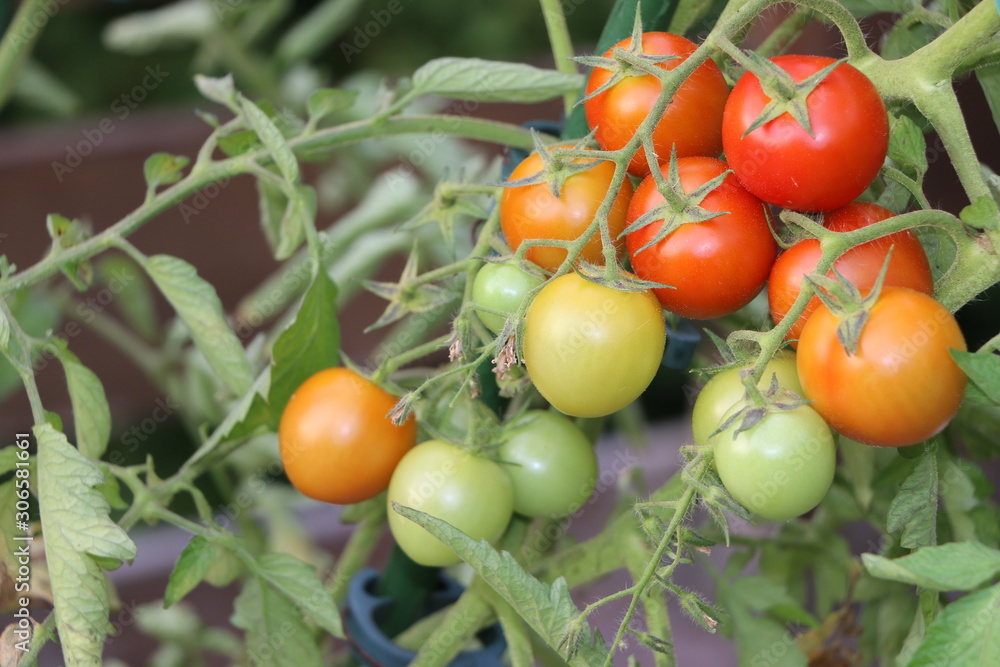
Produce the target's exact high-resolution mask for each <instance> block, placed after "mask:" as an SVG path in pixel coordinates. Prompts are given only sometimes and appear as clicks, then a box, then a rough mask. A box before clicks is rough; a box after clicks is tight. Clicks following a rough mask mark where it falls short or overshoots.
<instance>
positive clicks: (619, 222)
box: [500, 146, 632, 272]
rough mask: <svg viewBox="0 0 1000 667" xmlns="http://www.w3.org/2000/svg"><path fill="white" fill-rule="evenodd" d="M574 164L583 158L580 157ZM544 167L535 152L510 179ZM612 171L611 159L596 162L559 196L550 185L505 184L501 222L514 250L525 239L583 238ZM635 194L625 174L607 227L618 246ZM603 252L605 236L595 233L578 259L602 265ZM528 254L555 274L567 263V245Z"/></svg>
mask: <svg viewBox="0 0 1000 667" xmlns="http://www.w3.org/2000/svg"><path fill="white" fill-rule="evenodd" d="M567 148H568V146H567ZM576 162H577V163H584V162H585V161H584V160H582V159H578V160H576ZM541 170H542V158H541V157H539V155H538V154H537V153H532V154H531V155H529V156H528V157H527V158H525V159H524V161H523V162H521V164H519V165H517V167H515V168H514V171H513V172H511V175H510V180H512V181H514V180H517V179H520V178H527V177H528V176H533V175H534V174H537V173H538V172H540V171H541ZM614 173H615V165H614V163H613V162H608V161H606V160H601V161H596V160H595V161H594V166H593V167H591V168H590V169H587V170H586V171H581V172H579V173H576V174H573V175H572V176H570V177H569V178H567V179H566V180H565V181H564V182H563V185H562V189H561V191H560V192H559V196H558V197H555V196H554V195H553V194H552V191H551V190H550V189H549V185H548V183H538V184H536V185H524V186H521V187H514V188H504V191H503V194H502V195H501V196H500V226H501V228H502V229H503V233H504V236H505V237H506V238H507V243H509V244H510V247H511V248H513V249H514V250H515V251H516V250H517V249H518V248H519V247H520V246H521V243H523V242H524V241H526V240H534V239H555V240H561V241H575V240H576V239H578V238H580V236H581V235H582V234H583V233H584V232H585V231H586V230H587V227H588V226H590V223H591V222H593V220H594V216H595V215H596V214H597V209H599V208H600V207H601V202H602V201H604V196H605V194H607V192H608V188H609V187H610V185H611V180H612V177H613V176H614ZM631 196H632V183H631V182H629V180H628V179H627V178H626V179H624V180H623V181H622V184H621V187H620V188H619V189H618V194H617V196H616V197H615V201H614V203H613V204H612V206H611V212H610V213H608V229H609V231H610V232H611V239H612V242H614V243H615V246H616V248H617V247H619V246H620V241H619V240H618V237H619V236H620V235H621V233H622V231H623V230H624V229H625V213H626V211H627V210H628V200H629V197H631ZM619 252H620V251H619ZM603 253H604V246H603V245H602V244H601V235H600V232H597V233H595V234H594V235H593V236H591V237H590V240H588V241H587V244H586V245H585V246H584V247H583V251H582V252H581V253H580V256H579V259H582V260H584V261H587V262H590V263H591V264H604V254H603ZM525 256H526V257H527V259H528V261H531V262H534V263H535V264H537V265H538V266H540V267H542V268H543V269H545V270H547V271H553V272H554V271H556V270H557V269H558V268H559V266H560V265H561V264H562V263H563V261H565V259H566V249H565V248H556V247H552V246H535V247H533V248H531V249H529V250H528V252H527V254H526V255H525Z"/></svg>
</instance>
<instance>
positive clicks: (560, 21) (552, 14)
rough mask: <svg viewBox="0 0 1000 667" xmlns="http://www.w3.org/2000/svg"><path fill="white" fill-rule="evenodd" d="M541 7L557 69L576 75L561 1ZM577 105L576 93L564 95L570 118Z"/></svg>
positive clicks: (544, 1)
mask: <svg viewBox="0 0 1000 667" xmlns="http://www.w3.org/2000/svg"><path fill="white" fill-rule="evenodd" d="M541 7H542V17H543V18H544V19H545V29H546V30H547V31H548V34H549V44H550V45H551V46H552V58H553V59H554V61H555V65H556V69H557V70H559V71H560V72H566V73H567V74H576V66H575V65H574V64H573V61H572V60H571V58H572V57H573V42H572V40H571V39H570V35H569V27H568V26H567V25H566V14H565V12H563V6H562V2H561V1H560V0H541ZM575 104H576V93H573V92H568V93H566V94H564V95H563V112H564V113H565V115H566V116H569V114H570V113H571V112H572V111H573V106H574V105H575Z"/></svg>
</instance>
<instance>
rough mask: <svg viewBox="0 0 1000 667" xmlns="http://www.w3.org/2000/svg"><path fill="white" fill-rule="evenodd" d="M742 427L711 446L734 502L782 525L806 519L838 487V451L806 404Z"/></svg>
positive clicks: (730, 430) (721, 435) (731, 429)
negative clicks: (799, 518)
mask: <svg viewBox="0 0 1000 667" xmlns="http://www.w3.org/2000/svg"><path fill="white" fill-rule="evenodd" d="M742 407H744V404H742V403H741V404H737V406H736V407H735V408H734V410H738V409H740V408H742ZM732 413H733V410H731V411H730V413H727V416H729V415H730V414H732ZM737 424H739V422H738V421H737V422H736V424H734V425H733V426H731V427H729V428H728V429H726V430H724V431H722V432H721V433H719V434H718V435H716V436H714V437H713V438H712V439H711V441H710V442H711V444H712V446H713V448H714V450H715V464H716V467H717V469H718V471H719V478H720V479H721V480H722V483H723V484H725V485H726V490H727V491H729V493H731V494H732V496H733V498H735V499H736V500H738V501H739V502H740V504H741V505H743V506H744V507H746V508H747V509H748V510H750V511H751V512H753V513H754V514H757V515H759V516H762V517H764V518H766V519H774V520H777V521H783V520H786V519H792V518H794V517H797V516H800V515H802V514H805V513H806V512H808V511H809V510H811V509H813V508H814V507H816V505H818V504H819V503H820V501H821V500H823V498H824V497H825V496H826V493H827V491H828V490H829V489H830V485H831V484H832V483H833V473H834V469H835V468H836V460H837V449H836V446H835V444H834V441H833V434H832V433H831V432H830V428H829V427H828V426H827V425H826V423H825V422H824V421H823V418H822V417H820V416H819V414H817V413H816V411H815V410H813V409H812V408H810V407H809V406H807V405H801V406H799V407H797V408H795V409H793V410H787V411H784V410H782V411H775V412H770V413H768V414H767V415H765V416H764V418H763V419H761V420H760V422H759V423H757V424H756V425H754V426H752V427H751V428H749V429H747V430H744V431H739V432H737V431H738V428H737Z"/></svg>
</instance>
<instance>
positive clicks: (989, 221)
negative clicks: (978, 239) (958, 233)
mask: <svg viewBox="0 0 1000 667" xmlns="http://www.w3.org/2000/svg"><path fill="white" fill-rule="evenodd" d="M959 217H960V218H961V219H962V222H964V223H965V224H967V225H971V226H973V227H975V228H977V229H993V230H995V229H998V228H1000V222H998V220H1000V212H998V210H997V203H996V202H995V201H993V198H992V197H987V196H986V195H983V196H982V197H980V198H979V199H977V200H976V201H975V202H973V203H971V204H969V205H968V206H966V207H965V208H963V209H962V211H961V213H959Z"/></svg>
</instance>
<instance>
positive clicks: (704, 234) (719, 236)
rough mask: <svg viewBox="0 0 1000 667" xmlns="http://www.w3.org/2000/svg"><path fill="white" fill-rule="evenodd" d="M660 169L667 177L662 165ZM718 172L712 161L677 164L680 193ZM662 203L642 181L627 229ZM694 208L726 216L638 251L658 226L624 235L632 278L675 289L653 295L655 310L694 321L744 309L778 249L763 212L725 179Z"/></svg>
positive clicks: (651, 184)
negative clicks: (658, 307)
mask: <svg viewBox="0 0 1000 667" xmlns="http://www.w3.org/2000/svg"><path fill="white" fill-rule="evenodd" d="M662 169H663V172H664V173H666V172H667V167H666V166H664V167H663V168H662ZM726 169H727V167H726V163H725V162H723V161H722V160H716V159H715V158H709V157H689V158H681V159H679V160H677V174H678V176H679V177H680V182H681V187H682V188H684V191H685V192H691V191H692V190H694V189H696V188H698V187H699V186H701V185H704V184H705V183H706V182H708V181H710V180H712V179H713V178H715V177H716V176H718V175H720V174H722V173H723V172H724V171H726ZM662 202H663V195H661V194H660V192H659V191H658V190H657V189H656V181H654V180H653V177H652V176H647V177H646V179H645V180H643V182H642V183H641V184H640V185H639V187H638V188H637V189H636V191H635V195H634V196H633V197H632V202H631V203H630V204H629V209H628V223H629V224H631V223H632V222H634V221H635V220H637V219H638V218H639V217H641V216H642V215H643V214H644V213H645V212H646V211H648V210H650V209H652V208H653V207H655V206H657V205H659V204H661V203H662ZM701 207H702V208H704V209H706V210H709V211H719V212H726V211H728V213H726V214H725V215H720V216H718V217H716V218H712V219H711V220H706V221H704V222H699V223H689V224H685V225H682V226H681V227H679V228H678V229H676V230H675V231H673V232H671V233H670V234H669V235H668V236H667V237H665V238H664V239H662V240H660V241H658V242H657V243H656V244H655V245H652V246H650V247H649V248H647V249H645V250H643V251H642V252H639V249H640V248H642V246H644V245H645V244H646V243H647V242H649V241H650V240H651V239H652V238H653V237H654V236H655V235H656V233H657V232H658V231H659V229H660V227H661V222H653V223H652V224H649V225H646V226H645V227H642V228H640V229H637V230H635V231H634V232H630V233H629V234H627V235H626V243H627V245H628V251H629V257H630V258H631V260H632V268H633V270H634V271H635V273H636V275H638V276H639V277H640V278H644V279H645V280H652V281H654V282H658V283H662V284H664V285H672V286H673V287H674V288H675V289H667V288H658V289H655V290H654V292H655V293H656V297H657V298H658V299H659V300H660V303H662V304H663V307H664V308H666V309H667V310H670V311H672V312H674V313H677V314H678V315H682V316H684V317H690V318H694V319H699V320H703V319H710V318H713V317H721V316H722V315H727V314H729V313H731V312H733V311H735V310H739V309H740V308H742V307H743V306H745V305H746V304H748V303H750V301H751V300H752V299H753V298H754V297H755V296H757V294H758V293H759V292H760V290H761V289H762V288H763V287H764V282H765V281H766V280H767V276H768V273H769V272H770V270H771V265H772V264H774V257H775V254H776V253H777V251H778V244H777V243H776V242H775V240H774V237H773V236H772V235H771V229H770V226H769V223H768V213H767V207H766V206H765V204H764V203H763V202H762V201H761V200H759V199H757V198H756V197H754V196H753V195H752V194H750V193H749V192H747V191H746V190H744V189H743V187H742V186H741V185H740V184H739V182H738V181H737V180H736V178H735V177H734V176H733V175H732V174H730V175H729V176H727V177H726V179H725V180H724V181H723V182H722V184H721V185H719V186H718V187H717V188H716V189H715V190H713V191H712V192H710V193H708V195H707V196H706V197H705V198H704V199H703V200H702V202H701Z"/></svg>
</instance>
